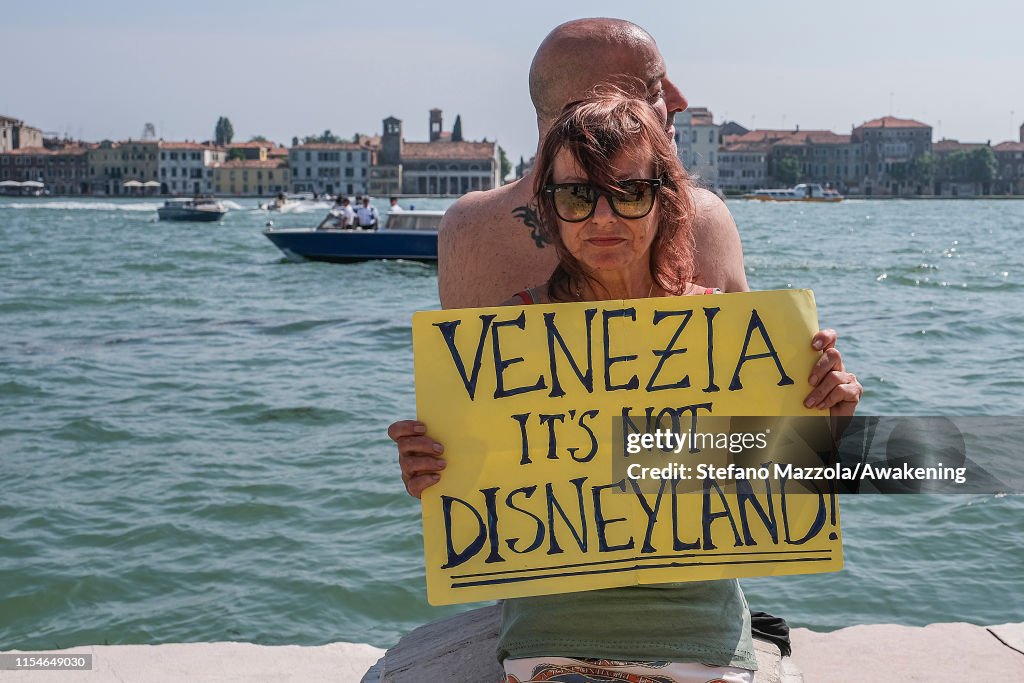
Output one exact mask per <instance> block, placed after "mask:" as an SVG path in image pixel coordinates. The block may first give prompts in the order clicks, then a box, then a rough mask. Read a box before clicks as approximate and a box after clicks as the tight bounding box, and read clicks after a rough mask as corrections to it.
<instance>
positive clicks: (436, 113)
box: [430, 109, 443, 142]
mask: <svg viewBox="0 0 1024 683" xmlns="http://www.w3.org/2000/svg"><path fill="white" fill-rule="evenodd" d="M442 130H443V127H442V123H441V110H440V109H431V110H430V141H431V142H436V141H438V140H440V139H441V131H442Z"/></svg>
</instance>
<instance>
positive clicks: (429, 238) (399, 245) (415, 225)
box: [263, 211, 444, 263]
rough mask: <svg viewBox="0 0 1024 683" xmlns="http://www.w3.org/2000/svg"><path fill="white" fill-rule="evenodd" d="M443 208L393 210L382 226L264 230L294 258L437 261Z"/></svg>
mask: <svg viewBox="0 0 1024 683" xmlns="http://www.w3.org/2000/svg"><path fill="white" fill-rule="evenodd" d="M443 215H444V211H401V212H392V213H389V214H388V216H387V222H386V223H385V225H384V227H382V228H380V229H376V230H374V229H370V230H367V229H361V228H332V227H328V225H326V224H327V223H329V221H325V223H322V224H321V225H320V227H317V228H283V229H275V228H274V227H273V226H272V225H271V226H269V227H267V229H266V230H264V231H263V234H264V235H266V236H267V239H269V240H270V241H271V242H273V243H274V246H276V247H277V248H278V249H280V250H281V251H282V252H283V253H284V255H285V256H287V257H288V258H289V259H293V260H307V261H330V262H332V263H351V262H353V261H370V260H374V259H406V260H410V261H437V228H438V226H439V225H440V224H441V217H442V216H443Z"/></svg>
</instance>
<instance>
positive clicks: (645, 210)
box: [543, 178, 662, 223]
mask: <svg viewBox="0 0 1024 683" xmlns="http://www.w3.org/2000/svg"><path fill="white" fill-rule="evenodd" d="M661 186H662V181H661V180H660V179H658V178H631V179H630V180H623V181H622V182H620V183H618V187H616V188H615V189H614V190H606V189H604V188H601V187H597V186H596V185H590V184H588V183H555V184H553V185H545V186H544V187H543V192H544V194H545V195H547V196H548V197H550V198H551V205H552V207H554V209H555V215H557V216H558V217H559V218H561V219H562V220H563V221H565V222H566V223H582V222H583V221H585V220H587V219H588V218H590V217H591V216H593V215H594V212H595V211H596V210H597V200H598V199H599V198H600V197H601V196H604V198H605V199H607V200H608V205H609V206H611V208H612V211H613V212H614V213H615V215H616V216H618V217H619V218H626V219H635V218H643V217H644V216H646V215H647V214H649V213H650V212H651V209H653V208H654V197H655V195H656V194H657V191H658V188H659V187H661Z"/></svg>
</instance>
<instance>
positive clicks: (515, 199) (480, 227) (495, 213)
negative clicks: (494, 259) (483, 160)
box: [440, 180, 525, 239]
mask: <svg viewBox="0 0 1024 683" xmlns="http://www.w3.org/2000/svg"><path fill="white" fill-rule="evenodd" d="M522 182H523V181H522V180H517V181H515V182H511V183H509V184H507V185H502V186H501V187H498V188H495V189H493V190H487V191H484V192H479V191H478V192H470V193H468V194H465V195H463V196H461V197H459V199H458V200H456V202H455V203H454V204H452V205H451V206H450V207H448V210H447V211H446V212H445V214H444V218H443V219H441V227H440V230H441V232H442V234H443V233H446V232H447V233H448V234H447V235H446V237H448V238H449V239H450V238H452V237H462V236H463V235H466V236H473V235H477V234H481V233H484V232H486V231H488V230H491V229H493V228H494V226H495V225H496V224H498V223H499V222H507V221H510V220H513V211H514V210H515V208H516V206H518V205H519V204H524V203H525V202H524V200H523V197H522V188H521V184H522Z"/></svg>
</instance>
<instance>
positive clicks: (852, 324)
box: [0, 198, 1024, 649]
mask: <svg viewBox="0 0 1024 683" xmlns="http://www.w3.org/2000/svg"><path fill="white" fill-rule="evenodd" d="M236 201H237V202H238V204H239V205H241V206H243V207H251V206H253V205H254V204H255V201H254V200H236ZM418 204H419V206H418V208H435V205H434V204H430V203H429V202H418ZM730 208H731V209H732V211H733V213H734V215H735V216H736V219H737V222H738V224H739V225H740V229H741V234H742V236H743V240H744V248H745V250H746V263H747V269H748V278H749V280H750V284H751V287H753V288H757V289H774V288H784V287H790V286H792V287H810V288H812V289H814V290H815V295H816V298H817V302H818V306H819V310H820V316H821V320H822V325H823V326H831V327H835V328H836V329H838V330H839V332H840V346H841V348H842V349H843V351H844V355H845V358H846V360H847V365H848V366H849V367H850V368H851V369H852V370H853V371H855V372H856V373H857V375H858V377H859V378H860V379H861V381H862V382H863V383H864V386H865V389H866V392H867V393H866V395H865V399H864V401H863V403H862V408H861V410H862V412H864V413H872V414H882V415H890V414H911V415H930V414H941V415H1024V398H1022V392H1024V338H1022V335H1021V330H1022V327H1024V325H1022V324H1024V305H1022V298H1024V297H1022V294H1024V256H1022V254H1021V250H1020V248H1019V244H1020V236H1021V234H1022V232H1024V202H1009V201H1006V202H995V201H993V202H980V201H979V202H942V201H934V202H917V201H914V202H911V201H906V202H904V201H889V202H863V201H848V202H844V203H843V204H841V205H838V206H815V205H778V204H758V203H743V202H733V203H730ZM155 209H156V203H155V202H149V203H145V202H144V201H140V200H134V201H131V200H118V201H111V200H102V201H99V200H97V201H93V200H75V201H72V200H58V199H40V200H28V199H17V200H16V199H10V198H0V244H2V245H3V248H2V250H0V252H2V253H0V330H2V337H0V458H2V461H3V463H4V470H3V472H4V476H3V484H2V488H0V490H2V494H0V649H10V648H19V649H41V648H54V647H69V646H73V645H79V644H90V643H159V642H187V641H215V640H244V641H252V642H258V643H267V644H283V643H297V644H318V643H324V642H330V641H337V640H343V641H358V642H370V643H372V644H374V645H378V646H382V647H383V646H388V645H391V644H393V643H394V642H395V640H396V639H397V638H398V636H399V635H400V634H401V633H403V632H404V631H407V630H408V629H410V628H412V627H414V626H416V625H418V624H420V623H423V622H425V621H429V620H431V619H436V618H438V617H440V616H443V615H445V614H448V613H451V612H452V611H454V610H455V609H456V608H448V609H440V608H432V607H430V606H428V605H427V603H426V597H425V591H424V583H423V568H422V535H421V532H420V528H419V506H418V503H416V502H415V501H413V500H412V499H410V498H408V496H406V495H405V493H404V490H403V488H402V485H401V482H400V480H399V477H398V469H397V464H396V459H397V458H396V454H395V451H394V449H393V447H392V446H391V444H390V442H389V441H388V440H387V439H386V436H385V429H386V426H387V424H388V423H389V422H391V421H392V420H393V419H395V418H398V417H406V416H412V415H413V414H414V410H413V404H414V401H413V389H412V382H411V373H412V354H411V351H410V339H411V335H410V314H411V313H412V311H414V310H417V309H425V308H434V307H436V306H437V294H436V286H437V271H436V268H435V267H432V266H428V265H422V264H416V263H403V262H376V263H362V264H353V265H331V264H318V263H298V264H297V263H289V262H285V261H283V260H282V259H281V258H280V254H279V252H278V251H277V250H276V249H275V248H274V247H273V245H271V244H270V242H268V241H267V240H266V239H265V238H264V237H263V236H262V235H261V234H260V230H261V228H262V226H263V224H264V222H265V221H266V220H267V216H266V214H264V213H262V212H259V211H253V210H251V209H249V208H243V209H241V210H234V211H232V212H231V213H230V214H229V215H228V216H227V218H226V219H225V220H224V221H223V222H222V223H221V224H213V225H210V224H187V223H181V224H173V223H172V224H168V223H157V222H156V211H155ZM319 216H320V213H319V212H316V213H312V212H311V213H309V214H301V213H293V214H287V215H284V216H275V217H274V220H275V223H276V224H277V225H278V226H284V225H302V224H309V223H311V222H314V221H315V220H317V219H318V218H319ZM842 506H843V532H844V541H845V554H846V569H844V570H843V571H842V572H840V573H838V574H832V575H821V576H798V577H784V578H776V579H757V580H750V581H744V587H745V589H746V592H747V597H748V600H749V602H750V603H751V605H752V607H754V608H755V609H766V610H769V611H773V612H775V613H778V614H781V615H783V616H785V617H787V618H788V619H789V621H790V623H791V624H793V625H798V626H810V627H813V628H819V629H830V628H838V627H842V626H846V625H849V624H853V623H863V622H882V621H885V622H897V623H904V624H925V623H929V622H933V621H953V620H963V621H969V622H974V623H1001V622H1005V621H1021V620H1024V607H1022V604H1024V603H1022V600H1021V591H1022V586H1024V499H1022V497H1021V496H1012V495H1011V496H942V497H939V496H890V497H883V496H872V497H861V498H856V497H844V498H843V500H842Z"/></svg>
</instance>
